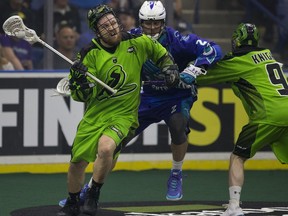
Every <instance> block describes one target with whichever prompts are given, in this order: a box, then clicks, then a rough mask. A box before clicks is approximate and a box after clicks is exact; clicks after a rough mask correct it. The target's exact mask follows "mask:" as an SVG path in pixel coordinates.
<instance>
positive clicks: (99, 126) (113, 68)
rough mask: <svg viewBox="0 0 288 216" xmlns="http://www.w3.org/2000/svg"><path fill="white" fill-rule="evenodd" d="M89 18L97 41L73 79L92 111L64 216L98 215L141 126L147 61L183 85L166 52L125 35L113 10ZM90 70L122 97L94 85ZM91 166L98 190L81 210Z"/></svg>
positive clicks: (81, 129)
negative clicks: (125, 144)
mask: <svg viewBox="0 0 288 216" xmlns="http://www.w3.org/2000/svg"><path fill="white" fill-rule="evenodd" d="M87 18H88V22H89V27H90V28H91V29H92V30H93V31H94V32H95V35H96V37H95V38H94V39H92V42H91V43H90V45H88V46H87V47H85V48H83V49H82V50H81V51H80V52H79V55H78V60H76V61H75V63H74V64H73V65H72V66H71V68H70V75H69V83H70V90H71V96H72V98H73V99H74V100H76V101H81V102H84V103H85V104H86V111H85V113H84V116H83V119H82V120H81V121H80V123H79V125H78V128H77V133H76V136H75V139H74V142H73V146H72V153H71V161H70V166H69V170H68V177H67V178H68V192H69V196H68V198H67V201H66V203H65V205H64V207H63V208H61V209H60V211H59V212H58V213H57V215H58V216H66V215H69V216H76V215H79V214H81V215H93V216H94V215H96V212H97V207H98V200H99V196H100V189H101V187H102V185H103V183H104V181H105V178H106V176H107V175H108V173H109V172H110V170H111V169H112V168H113V165H114V162H115V161H116V159H117V157H118V155H119V153H120V151H121V146H120V145H119V144H120V143H121V142H122V141H123V139H125V138H126V137H127V136H128V135H130V134H131V133H133V132H134V130H135V129H136V128H137V127H138V106H139V103H140V89H141V78H140V71H141V68H142V65H143V63H144V62H145V61H146V60H147V59H151V60H152V61H153V62H155V64H156V65H157V66H158V67H160V68H161V74H163V78H164V79H165V81H166V84H167V85H168V86H170V87H172V86H174V85H177V84H178V82H179V74H178V73H179V72H178V68H177V66H176V65H174V61H173V59H172V58H171V57H170V56H169V55H168V52H167V51H166V49H165V48H164V47H162V46H161V45H160V43H158V42H157V41H155V40H152V39H151V38H149V37H147V36H145V35H140V36H134V35H132V34H129V33H124V32H121V26H120V25H119V23H118V19H117V18H116V16H115V14H114V12H113V10H112V9H111V8H110V7H108V6H106V5H99V6H97V7H96V8H93V9H90V10H89V11H88V15H87ZM86 72H89V73H90V74H92V75H94V76H96V77H97V78H98V79H100V80H101V81H103V82H104V83H106V84H107V85H109V86H110V87H112V88H114V89H116V90H117V93H115V94H113V93H111V92H110V91H109V90H107V89H106V88H104V87H103V86H102V85H99V84H95V83H93V80H92V79H90V77H89V76H86ZM90 162H93V163H94V165H93V179H92V187H91V188H89V190H88V192H87V193H86V197H85V201H84V205H83V207H82V208H81V211H80V204H79V198H80V197H79V196H80V190H81V188H82V186H83V184H84V178H85V169H86V167H87V165H88V163H90Z"/></svg>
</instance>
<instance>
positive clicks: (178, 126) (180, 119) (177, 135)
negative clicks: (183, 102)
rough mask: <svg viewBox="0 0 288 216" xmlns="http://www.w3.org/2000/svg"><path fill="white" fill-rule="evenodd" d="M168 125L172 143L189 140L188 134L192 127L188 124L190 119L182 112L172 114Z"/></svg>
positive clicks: (176, 143)
mask: <svg viewBox="0 0 288 216" xmlns="http://www.w3.org/2000/svg"><path fill="white" fill-rule="evenodd" d="M167 126H168V128H169V131H170V134H171V140H172V143H173V144H175V145H180V144H182V143H184V142H185V141H186V140H187V134H188V133H189V131H190V129H189V126H188V119H187V118H186V117H185V116H184V115H183V114H181V113H176V114H174V115H172V116H171V118H170V119H169V121H168V123H167Z"/></svg>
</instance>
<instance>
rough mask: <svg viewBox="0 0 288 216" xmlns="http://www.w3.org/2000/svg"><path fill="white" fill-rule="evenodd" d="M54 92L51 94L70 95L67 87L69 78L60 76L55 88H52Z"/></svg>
mask: <svg viewBox="0 0 288 216" xmlns="http://www.w3.org/2000/svg"><path fill="white" fill-rule="evenodd" d="M53 91H54V92H55V93H54V94H53V95H52V96H70V95H71V92H70V88H69V80H68V78H67V77H64V78H62V79H61V80H60V81H59V82H58V84H57V86H56V89H53Z"/></svg>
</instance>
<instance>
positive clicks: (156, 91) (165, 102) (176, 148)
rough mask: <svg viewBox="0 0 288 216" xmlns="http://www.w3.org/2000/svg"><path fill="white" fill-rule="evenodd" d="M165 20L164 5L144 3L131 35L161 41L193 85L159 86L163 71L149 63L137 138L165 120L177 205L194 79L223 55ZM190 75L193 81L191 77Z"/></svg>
mask: <svg viewBox="0 0 288 216" xmlns="http://www.w3.org/2000/svg"><path fill="white" fill-rule="evenodd" d="M165 19H166V11H165V8H164V6H163V4H162V3H161V1H145V2H144V3H143V4H142V6H141V8H140V10H139V23H140V27H139V28H136V29H132V30H131V33H134V34H140V33H143V34H146V35H148V36H150V37H152V38H154V39H155V40H158V41H159V42H160V43H161V44H162V45H163V46H164V47H165V48H166V49H167V50H168V51H169V52H170V54H171V55H172V56H173V58H174V60H175V62H176V64H177V65H178V67H179V71H180V72H181V71H183V72H182V73H180V77H181V79H182V80H185V82H186V83H187V82H188V83H189V84H191V85H190V86H188V88H187V86H185V85H183V82H180V83H179V85H178V87H175V88H171V89H168V87H166V86H165V85H157V82H156V83H155V82H153V81H161V80H162V81H163V77H162V75H160V69H159V68H158V67H157V66H155V64H154V63H152V61H147V62H146V63H145V64H144V65H143V67H142V79H143V81H144V82H146V83H147V84H145V85H144V86H143V92H142V94H141V104H140V107H139V111H138V114H139V116H138V119H139V124H140V126H139V127H138V129H137V130H136V134H135V135H138V134H140V133H141V132H142V131H144V130H145V128H147V127H148V126H149V125H151V124H153V123H157V122H160V121H162V120H164V122H165V123H166V125H167V126H168V128H169V132H170V134H171V140H172V143H171V151H172V156H173V161H172V169H171V173H170V176H169V179H168V182H167V194H166V199H167V200H172V201H176V200H180V199H181V198H182V196H183V193H182V164H183V161H184V157H185V154H186V151H187V147H188V141H187V134H188V133H189V131H190V129H189V125H188V121H189V116H190V109H191V108H192V105H193V103H194V102H195V101H196V100H197V89H196V86H195V80H194V78H196V77H197V76H198V75H199V74H203V73H204V74H205V73H206V69H207V68H208V67H209V66H210V65H211V64H214V63H215V62H217V61H218V60H220V59H221V57H222V52H221V48H220V46H219V45H217V44H215V43H214V42H211V41H208V40H205V39H203V38H200V37H199V36H197V35H195V34H188V35H181V34H180V33H179V32H178V31H176V30H174V29H173V28H171V27H168V26H166V25H165ZM155 72H157V73H155ZM191 74H192V75H193V76H192V79H191V76H189V75H191ZM193 77H194V78H193ZM149 81H151V84H150V85H149ZM159 83H161V82H159Z"/></svg>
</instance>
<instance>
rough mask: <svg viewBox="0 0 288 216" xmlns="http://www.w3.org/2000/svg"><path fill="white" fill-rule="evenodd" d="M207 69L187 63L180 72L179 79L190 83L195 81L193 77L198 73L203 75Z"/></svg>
mask: <svg viewBox="0 0 288 216" xmlns="http://www.w3.org/2000/svg"><path fill="white" fill-rule="evenodd" d="M206 73H207V71H206V70H205V69H204V68H201V67H196V66H194V65H193V64H189V65H188V66H187V67H186V68H185V69H184V71H183V72H181V73H180V79H181V81H183V82H184V83H186V84H188V85H191V84H193V83H195V79H196V77H197V76H199V75H200V74H203V75H205V74H206Z"/></svg>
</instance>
